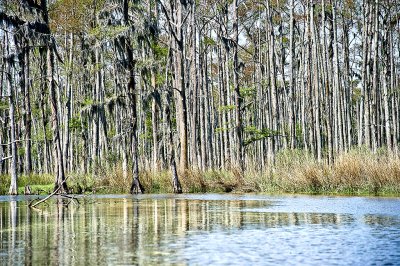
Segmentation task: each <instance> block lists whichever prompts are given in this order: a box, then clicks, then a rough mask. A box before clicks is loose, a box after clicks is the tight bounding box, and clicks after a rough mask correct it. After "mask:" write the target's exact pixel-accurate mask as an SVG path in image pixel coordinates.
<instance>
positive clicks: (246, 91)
mask: <svg viewBox="0 0 400 266" xmlns="http://www.w3.org/2000/svg"><path fill="white" fill-rule="evenodd" d="M256 93H257V90H256V88H255V87H254V86H252V87H242V88H240V95H241V96H242V97H254V96H255V95H256Z"/></svg>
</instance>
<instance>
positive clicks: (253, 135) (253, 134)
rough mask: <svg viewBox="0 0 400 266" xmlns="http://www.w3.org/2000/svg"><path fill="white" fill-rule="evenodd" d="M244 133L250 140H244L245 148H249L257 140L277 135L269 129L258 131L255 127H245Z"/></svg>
mask: <svg viewBox="0 0 400 266" xmlns="http://www.w3.org/2000/svg"><path fill="white" fill-rule="evenodd" d="M244 133H245V134H246V135H247V136H248V138H247V139H245V140H244V146H247V145H249V144H251V143H253V142H255V141H257V140H262V139H265V138H268V137H271V136H273V135H275V134H277V133H276V132H274V131H272V130H270V129H268V128H263V129H257V128H256V127H255V126H247V127H245V128H244Z"/></svg>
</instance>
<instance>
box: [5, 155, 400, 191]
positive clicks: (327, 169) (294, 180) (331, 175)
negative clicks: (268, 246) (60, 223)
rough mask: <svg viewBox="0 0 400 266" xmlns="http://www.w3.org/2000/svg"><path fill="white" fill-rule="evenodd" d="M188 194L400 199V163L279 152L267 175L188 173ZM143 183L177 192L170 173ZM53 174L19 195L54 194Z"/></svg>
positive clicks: (120, 185) (112, 176)
mask: <svg viewBox="0 0 400 266" xmlns="http://www.w3.org/2000/svg"><path fill="white" fill-rule="evenodd" d="M180 177H181V183H182V187H183V190H184V192H189V193H198V192H238V193H239V192H261V193H296V194H297V193H306V194H336V195H385V196H400V160H399V159H398V158H394V157H393V156H390V155H388V154H385V153H377V154H372V153H370V152H368V151H360V150H357V151H351V152H349V153H346V154H343V155H341V156H338V157H337V158H336V161H335V163H334V164H333V165H331V166H329V165H327V164H324V163H318V162H317V161H316V160H315V159H314V158H313V157H311V156H310V155H308V154H307V153H305V152H303V151H298V150H294V151H285V152H282V153H280V154H278V156H277V158H276V163H275V166H273V167H269V168H265V169H263V171H262V172H260V171H254V170H248V171H246V173H245V175H244V178H243V179H239V178H238V175H237V171H221V170H208V171H194V170H191V171H187V172H186V173H181V175H180ZM140 179H141V182H142V184H143V186H144V188H145V189H146V192H147V193H171V192H172V187H171V181H170V173H169V171H161V172H156V173H155V172H146V171H144V172H143V171H142V172H141V176H140ZM9 181H10V180H9V176H4V175H3V176H0V193H1V194H7V192H8V184H9ZM52 182H53V177H52V176H50V175H32V176H30V177H27V176H22V177H20V178H19V180H18V186H19V192H20V194H23V191H24V186H25V185H30V186H31V188H32V191H33V193H35V194H36V193H48V192H50V191H51V190H52V188H53V185H52ZM130 182H131V179H130V178H128V179H124V178H123V175H122V170H121V169H120V168H115V169H112V170H111V169H109V170H103V171H102V173H100V174H98V175H96V176H95V177H94V176H92V175H82V174H71V175H70V177H69V179H68V185H69V187H70V188H71V189H72V190H73V192H74V193H79V194H80V193H127V192H128V191H129V187H130Z"/></svg>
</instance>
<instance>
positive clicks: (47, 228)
mask: <svg viewBox="0 0 400 266" xmlns="http://www.w3.org/2000/svg"><path fill="white" fill-rule="evenodd" d="M33 198H34V197H33ZM31 199H32V197H30V198H25V197H14V198H13V197H0V237H1V242H0V264H1V265H21V264H25V265H31V264H33V265H38V264H39V265H58V264H60V265H93V264H95V265H105V264H106V265H132V264H139V265H154V264H160V265H165V264H178V265H210V264H211V265H220V264H225V265H276V264H283V265H295V264H297V265H298V264H301V265H335V264H340V265H400V199H397V198H362V197H312V196H262V195H229V194H228V195H218V194H203V195H198V194H195V195H179V196H175V195H143V196H129V195H121V196H115V195H110V196H96V197H85V198H80V199H79V201H80V205H79V206H78V205H75V204H73V203H70V204H69V205H68V206H65V205H64V206H63V205H62V203H64V204H67V203H68V201H69V200H68V199H52V200H51V201H50V202H49V205H48V206H46V205H41V206H40V207H39V209H30V208H28V207H27V205H28V203H29V201H30V200H31ZM57 202H58V203H59V204H57Z"/></svg>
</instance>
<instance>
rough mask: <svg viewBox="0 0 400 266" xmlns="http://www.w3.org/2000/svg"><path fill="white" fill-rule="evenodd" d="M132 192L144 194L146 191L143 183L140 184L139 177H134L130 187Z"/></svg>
mask: <svg viewBox="0 0 400 266" xmlns="http://www.w3.org/2000/svg"><path fill="white" fill-rule="evenodd" d="M130 193H131V194H143V193H144V188H143V186H142V184H140V182H139V180H138V179H136V178H135V179H134V180H133V182H132V185H131V189H130Z"/></svg>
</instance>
